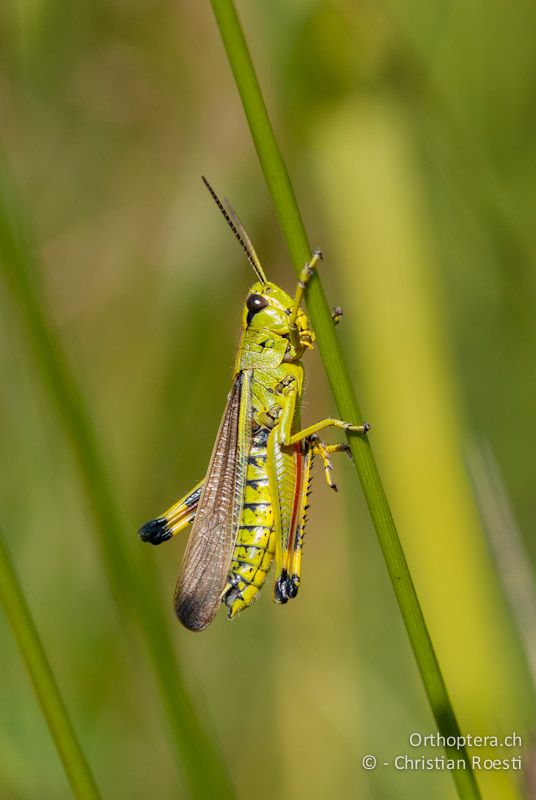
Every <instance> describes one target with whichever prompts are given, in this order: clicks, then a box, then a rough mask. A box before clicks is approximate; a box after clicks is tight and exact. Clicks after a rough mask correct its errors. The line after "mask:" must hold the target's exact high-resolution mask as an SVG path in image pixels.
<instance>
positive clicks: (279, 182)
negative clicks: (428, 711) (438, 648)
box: [211, 0, 480, 800]
mask: <svg viewBox="0 0 536 800" xmlns="http://www.w3.org/2000/svg"><path fill="white" fill-rule="evenodd" d="M211 4H212V8H213V11H214V14H215V17H216V21H217V23H218V27H219V30H220V34H221V37H222V40H223V44H224V47H225V50H226V53H227V57H228V59H229V63H230V66H231V69H232V71H233V74H234V78H235V81H236V85H237V88H238V91H239V94H240V97H241V99H242V104H243V106H244V111H245V114H246V117H247V120H248V123H249V127H250V130H251V135H252V137H253V141H254V143H255V147H256V149H257V154H258V157H259V161H260V163H261V167H262V170H263V172H264V177H265V179H266V183H267V185H268V188H269V191H270V193H271V196H272V200H273V202H274V205H275V208H276V211H277V215H278V217H279V221H280V224H281V227H282V230H283V233H284V236H285V239H286V242H287V246H288V249H289V253H290V256H291V259H292V262H293V265H294V268H295V270H296V273H297V274H299V273H300V270H301V269H302V267H303V265H304V263H305V262H306V261H307V260H308V259H309V258H310V255H311V247H310V244H309V242H308V239H307V235H306V232H305V228H304V224H303V220H302V217H301V214H300V211H299V208H298V205H297V202H296V198H295V195H294V191H293V188H292V185H291V182H290V178H289V175H288V171H287V169H286V166H285V163H284V161H283V158H282V155H281V152H280V150H279V147H278V144H277V141H276V139H275V136H274V132H273V129H272V126H271V123H270V120H269V117H268V113H267V110H266V106H265V103H264V99H263V97H262V93H261V90H260V87H259V84H258V81H257V77H256V75H255V71H254V68H253V64H252V61H251V57H250V54H249V51H248V47H247V44H246V41H245V38H244V35H243V32H242V29H241V26H240V22H239V20H238V17H237V14H236V10H235V8H234V5H233V3H232V2H231V0H211ZM307 307H308V311H309V315H310V318H311V322H312V324H313V328H314V330H315V333H316V336H317V340H318V347H319V351H320V355H321V358H322V361H323V363H324V367H325V370H326V374H327V376H328V379H329V382H330V385H331V389H332V391H333V395H334V397H335V401H336V403H337V407H338V409H339V412H340V415H341V417H342V418H343V419H346V420H351V421H361V420H362V416H361V412H360V410H359V405H358V403H357V399H356V395H355V391H354V389H353V386H352V382H351V379H350V375H349V372H348V368H347V366H346V362H345V360H344V357H343V354H342V351H341V348H340V345H339V342H338V339H337V336H336V334H335V330H334V327H333V323H332V320H331V316H330V311H329V307H328V304H327V302H326V298H325V295H324V292H323V289H322V286H321V284H320V280H319V278H318V276H315V277H314V279H313V280H312V281H311V284H310V287H309V288H308V291H307ZM349 442H350V447H351V450H352V454H353V456H354V462H355V467H356V471H357V474H358V477H359V480H360V482H361V485H362V487H363V492H364V494H365V498H366V501H367V505H368V508H369V510H370V514H371V517H372V520H373V523H374V527H375V529H376V533H377V535H378V539H379V542H380V546H381V549H382V552H383V555H384V558H385V562H386V565H387V569H388V572H389V576H390V578H391V581H392V584H393V588H394V591H395V594H396V597H397V600H398V603H399V606H400V610H401V613H402V617H403V620H404V624H405V626H406V630H407V632H408V636H409V639H410V642H411V646H412V648H413V652H414V654H415V658H416V661H417V665H418V668H419V671H420V674H421V678H422V681H423V684H424V688H425V691H426V694H427V696H428V699H429V701H430V705H431V708H432V711H433V714H434V716H435V719H436V722H437V725H438V729H439V730H440V731H441V733H442V734H443V735H444V736H445V737H447V736H458V735H461V734H460V729H459V726H458V722H457V720H456V716H455V714H454V710H453V707H452V704H451V702H450V698H449V695H448V692H447V688H446V685H445V682H444V679H443V676H442V673H441V669H440V667H439V663H438V660H437V657H436V654H435V651H434V648H433V645H432V642H431V639H430V635H429V633H428V629H427V627H426V623H425V621H424V617H423V614H422V610H421V607H420V604H419V600H418V598H417V594H416V592H415V587H414V585H413V581H412V579H411V575H410V572H409V569H408V566H407V563H406V559H405V556H404V553H403V550H402V546H401V544H400V539H399V537H398V533H397V530H396V526H395V523H394V520H393V517H392V514H391V511H390V508H389V504H388V501H387V498H386V496H385V492H384V489H383V485H382V482H381V479H380V475H379V473H378V469H377V466H376V462H375V459H374V456H373V453H372V449H371V447H370V443H369V441H368V440H367V439H366V438H363V437H358V436H351V437H350V438H349ZM446 751H447V756H448V757H450V758H463V759H464V761H465V766H466V769H465V770H456V771H454V772H453V777H454V780H455V782H456V786H457V789H458V794H459V796H460V798H463V799H464V800H469V799H473V800H474V799H476V798H480V792H479V789H478V786H477V783H476V779H475V776H474V773H473V771H472V768H471V762H470V760H469V757H468V754H467V752H466V750H465V748H463V749H455V748H446Z"/></svg>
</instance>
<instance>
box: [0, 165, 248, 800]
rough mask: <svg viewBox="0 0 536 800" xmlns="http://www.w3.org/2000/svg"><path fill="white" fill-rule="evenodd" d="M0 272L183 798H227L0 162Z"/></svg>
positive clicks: (218, 762)
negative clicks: (158, 708)
mask: <svg viewBox="0 0 536 800" xmlns="http://www.w3.org/2000/svg"><path fill="white" fill-rule="evenodd" d="M0 270H1V272H2V273H3V275H4V277H5V278H6V280H7V283H8V285H9V287H10V289H11V292H12V295H13V297H14V299H15V305H16V309H17V312H18V315H19V317H20V319H21V322H22V324H23V326H24V330H25V332H26V335H27V341H28V345H29V348H30V350H31V353H32V356H33V359H34V362H35V365H36V369H37V371H38V372H39V373H40V375H41V378H42V380H43V383H44V385H45V387H46V389H47V392H48V394H49V396H50V400H51V402H52V403H53V404H55V406H56V409H57V411H58V413H59V416H60V420H61V424H62V425H63V427H64V430H65V434H66V436H67V438H68V440H69V442H70V445H71V449H72V452H73V454H74V457H75V459H76V462H77V464H78V471H79V475H80V478H81V482H82V485H83V488H84V490H85V494H86V497H87V501H88V508H89V510H90V512H91V514H92V516H93V520H94V531H95V534H96V539H97V545H98V548H99V550H100V554H101V558H102V562H103V564H104V567H105V570H106V573H107V576H108V580H109V582H110V586H111V589H112V592H113V594H114V595H115V598H116V600H117V602H118V604H119V606H120V607H121V608H122V610H123V611H127V610H128V611H129V612H130V613H131V614H132V616H133V617H134V618H135V619H136V621H137V622H138V623H139V626H140V629H141V634H142V636H143V638H144V641H145V645H146V647H147V650H148V653H149V657H150V660H151V663H152V666H153V669H154V672H155V677H156V681H157V684H158V687H159V689H160V693H161V698H162V703H163V706H164V709H165V711H166V713H167V716H168V719H169V723H170V727H171V730H172V733H173V741H174V743H175V748H176V753H177V756H178V761H179V764H180V768H181V773H182V775H183V777H184V780H185V782H186V784H187V787H188V790H189V793H190V794H191V796H192V797H196V798H205V797H215V796H218V797H221V798H227V797H232V796H234V793H233V790H232V788H231V785H230V781H229V777H228V773H227V770H226V767H225V765H224V763H223V760H222V758H221V755H220V753H219V750H218V748H217V746H216V744H215V742H214V741H213V740H212V737H211V736H209V734H208V733H207V732H206V731H205V729H204V726H203V725H202V723H201V720H200V719H199V717H198V714H197V711H196V709H195V708H194V705H193V702H192V700H191V698H190V696H189V693H188V690H187V687H186V682H185V680H184V677H183V670H182V667H181V665H180V663H179V660H178V656H177V654H176V652H175V650H174V646H173V642H172V640H171V636H170V632H169V629H168V626H167V623H166V621H165V620H164V618H163V616H162V613H161V611H160V609H159V608H158V605H157V603H156V598H157V596H158V593H157V590H156V587H154V586H152V585H151V583H152V582H151V580H150V575H149V569H148V570H147V571H144V572H143V573H142V574H141V573H140V572H139V571H138V570H137V569H136V567H135V565H134V563H133V561H132V558H131V554H130V551H129V549H128V547H127V545H126V543H125V531H126V526H125V525H124V524H123V520H122V514H121V510H120V507H119V504H118V502H117V501H116V498H115V492H114V489H113V485H112V481H111V479H110V477H109V475H108V472H107V469H106V459H105V457H104V456H103V453H102V452H101V447H100V443H99V440H98V436H97V434H96V431H95V429H94V425H93V421H92V419H91V414H90V411H89V409H88V407H87V405H86V403H85V400H84V396H83V393H82V390H81V389H80V387H79V386H78V384H77V382H76V380H75V378H74V376H73V374H72V372H71V369H70V366H69V364H68V361H67V359H66V356H65V353H64V350H63V347H62V344H61V341H60V339H59V338H58V336H57V335H56V333H55V331H54V328H53V326H52V324H51V323H50V321H49V318H48V313H47V310H46V305H45V302H44V298H43V295H42V292H41V291H40V289H39V287H38V279H39V274H38V269H37V268H36V265H35V262H34V259H33V257H32V248H31V247H30V246H29V244H28V238H27V234H26V230H25V227H24V225H23V224H22V215H21V214H20V213H19V209H18V198H17V197H16V195H15V192H14V191H13V189H12V185H11V181H10V179H9V173H8V168H7V165H6V164H5V162H4V163H0ZM131 537H132V538H133V537H134V533H133V532H132V534H131Z"/></svg>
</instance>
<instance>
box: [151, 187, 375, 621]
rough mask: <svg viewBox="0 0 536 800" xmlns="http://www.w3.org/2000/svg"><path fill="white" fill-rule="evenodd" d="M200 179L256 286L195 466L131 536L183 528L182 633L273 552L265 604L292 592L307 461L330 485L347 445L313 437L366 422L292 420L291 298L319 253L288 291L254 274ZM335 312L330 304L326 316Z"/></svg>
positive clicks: (250, 588)
mask: <svg viewBox="0 0 536 800" xmlns="http://www.w3.org/2000/svg"><path fill="white" fill-rule="evenodd" d="M203 181H204V183H205V185H206V186H207V188H208V190H209V192H210V193H211V195H212V197H213V199H214V201H215V202H216V204H217V206H218V208H219V209H220V211H221V212H222V214H223V216H224V217H225V219H226V221H227V223H228V225H229V226H230V227H231V229H232V231H233V233H234V235H235V236H236V238H237V239H238V241H239V242H240V244H241V246H242V248H243V249H244V251H245V253H246V255H247V257H248V260H249V262H250V264H251V266H252V267H253V269H254V271H255V273H256V275H257V278H258V281H257V282H256V283H254V284H253V286H252V287H251V289H250V290H249V293H248V296H247V299H246V304H245V307H244V311H243V314H242V336H241V339H240V344H239V347H238V355H237V357H236V362H235V368H234V374H233V384H232V387H231V391H230V392H229V396H228V398H227V405H226V407H225V411H224V413H223V418H222V420H221V423H220V427H219V430H218V434H217V436H216V442H215V444H214V449H213V451H212V456H211V459H210V463H209V466H208V470H207V473H206V475H205V477H204V479H203V480H202V481H201V482H200V483H198V484H197V486H194V488H193V489H192V490H191V491H190V492H188V494H186V495H185V496H184V497H183V498H182V499H181V500H179V501H178V502H177V503H175V505H173V506H171V508H170V509H168V511H166V512H165V513H164V514H162V516H160V517H158V518H157V519H154V520H152V521H151V522H148V523H146V524H145V525H144V526H143V527H142V528H141V529H140V531H139V534H140V537H141V539H142V540H143V541H145V542H150V543H151V544H160V543H161V542H164V541H166V540H167V539H170V538H171V537H172V536H174V535H176V534H177V533H179V531H182V530H183V529H184V528H186V527H187V526H188V525H189V524H190V523H193V527H192V531H191V534H190V538H189V540H188V544H187V547H186V551H185V553H184V558H183V562H182V569H181V573H180V576H179V580H178V582H177V588H176V590H175V611H176V614H177V616H178V618H179V620H180V621H181V622H182V624H183V625H185V626H186V627H187V628H189V629H190V630H193V631H200V630H203V629H204V628H206V627H207V625H209V624H210V622H212V620H213V619H214V617H215V616H216V612H217V610H218V607H219V605H220V603H221V602H223V603H224V604H225V605H226V607H227V613H228V616H229V617H230V618H232V617H234V616H236V614H238V613H239V612H240V611H242V610H243V609H244V608H247V607H248V606H249V605H251V604H252V603H253V601H254V600H255V599H256V598H257V595H258V593H259V591H260V589H261V587H262V585H263V584H264V580H265V578H266V575H267V573H268V570H269V569H270V567H271V564H272V561H273V558H274V555H275V561H276V581H275V586H274V596H273V598H274V601H275V602H276V603H286V602H287V601H288V600H289V599H290V598H293V597H296V594H297V593H298V588H299V585H300V580H301V556H302V547H303V536H304V529H305V522H306V514H307V509H308V505H307V497H308V494H309V491H310V489H309V484H310V480H311V467H312V461H313V457H314V456H315V455H318V456H320V458H321V459H322V462H323V465H324V470H325V475H326V479H327V482H328V484H329V485H330V486H331V487H332V488H333V489H336V488H337V487H336V485H335V484H334V483H333V482H332V480H331V470H332V466H331V463H330V459H329V455H330V454H331V453H336V452H341V451H346V452H349V449H348V445H346V444H329V445H328V444H324V442H322V440H321V439H320V438H319V436H318V432H319V431H321V430H323V429H324V428H327V427H330V426H332V427H335V428H341V429H343V430H345V431H353V432H355V433H360V434H366V433H367V431H368V430H369V429H370V425H369V424H368V423H366V422H364V423H363V424H361V425H353V424H352V423H350V422H343V421H342V420H339V419H331V418H330V419H323V420H321V421H320V422H317V423H315V424H314V425H309V426H308V427H306V428H301V427H300V406H301V398H302V393H303V375H304V373H303V366H302V356H303V354H304V352H305V351H306V350H307V349H312V347H313V343H314V341H315V336H314V333H313V331H312V330H311V328H310V326H309V321H308V319H307V316H306V314H305V312H304V311H303V310H302V308H301V303H302V300H303V296H304V292H305V289H306V286H307V283H308V281H309V280H310V278H311V276H312V275H313V272H314V269H315V267H316V266H317V264H318V262H319V260H320V259H321V258H322V255H321V252H320V250H315V251H314V253H313V256H312V258H311V260H310V262H309V263H308V264H306V265H305V267H304V268H303V270H302V272H301V275H300V279H299V282H298V286H297V289H296V292H295V294H294V297H291V296H290V295H288V294H287V293H286V292H284V291H283V290H282V289H281V288H280V287H279V286H276V284H274V283H270V281H268V280H267V279H266V276H265V274H264V270H263V268H262V266H261V263H260V261H259V258H258V256H257V254H256V253H255V250H254V248H253V246H252V244H251V242H250V240H249V237H248V235H247V233H246V232H245V230H244V228H243V226H242V224H241V222H240V220H239V219H238V217H237V216H236V214H235V212H234V211H233V209H232V208H231V206H230V204H229V203H226V206H227V207H226V206H224V204H223V203H222V202H221V201H220V199H219V198H218V196H217V195H216V193H215V192H214V190H213V189H212V187H211V186H210V184H209V183H208V181H207V180H206V179H205V178H203ZM340 313H341V312H340V309H337V312H336V314H335V317H336V318H338V317H340ZM335 321H336V320H335Z"/></svg>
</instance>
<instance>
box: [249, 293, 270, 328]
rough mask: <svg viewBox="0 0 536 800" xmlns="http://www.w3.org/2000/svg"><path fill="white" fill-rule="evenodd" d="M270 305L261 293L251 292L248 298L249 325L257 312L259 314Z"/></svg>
mask: <svg viewBox="0 0 536 800" xmlns="http://www.w3.org/2000/svg"><path fill="white" fill-rule="evenodd" d="M268 305H269V303H268V300H267V299H266V298H265V297H263V296H262V295H261V294H250V295H249V297H248V299H247V300H246V308H247V310H248V319H247V323H248V325H249V324H250V323H251V320H252V319H253V317H254V316H255V314H258V312H259V311H262V310H263V308H266V306H268Z"/></svg>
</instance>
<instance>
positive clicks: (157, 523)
mask: <svg viewBox="0 0 536 800" xmlns="http://www.w3.org/2000/svg"><path fill="white" fill-rule="evenodd" d="M138 534H139V537H140V539H141V540H142V542H149V543H150V544H162V542H166V541H167V540H168V539H171V537H172V535H173V534H172V533H171V531H170V529H169V528H168V525H167V522H166V520H165V519H164V518H163V517H158V519H152V520H151V521H150V522H146V523H145V525H142V527H141V528H140V529H139V531H138Z"/></svg>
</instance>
